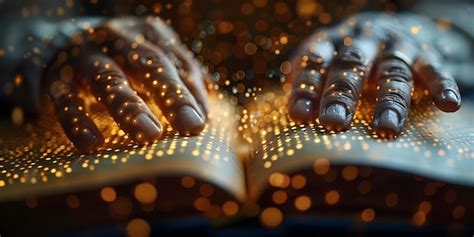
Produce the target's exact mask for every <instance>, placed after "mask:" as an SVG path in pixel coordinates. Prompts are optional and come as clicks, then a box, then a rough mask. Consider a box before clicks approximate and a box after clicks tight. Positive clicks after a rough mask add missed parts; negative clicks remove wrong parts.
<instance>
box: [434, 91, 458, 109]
mask: <svg viewBox="0 0 474 237" xmlns="http://www.w3.org/2000/svg"><path fill="white" fill-rule="evenodd" d="M441 97H442V100H441V101H439V103H438V107H439V108H440V109H441V110H443V111H446V112H454V111H456V110H458V109H459V107H460V105H461V101H460V99H459V97H458V95H457V94H456V93H454V91H452V90H444V91H443V92H442V93H441Z"/></svg>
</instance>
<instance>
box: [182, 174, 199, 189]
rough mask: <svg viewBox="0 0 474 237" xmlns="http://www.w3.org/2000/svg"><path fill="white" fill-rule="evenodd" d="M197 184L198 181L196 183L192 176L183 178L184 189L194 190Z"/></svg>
mask: <svg viewBox="0 0 474 237" xmlns="http://www.w3.org/2000/svg"><path fill="white" fill-rule="evenodd" d="M195 184H196V181H194V178H193V177H191V176H184V177H182V178H181V185H183V187H184V188H192V187H194V185H195Z"/></svg>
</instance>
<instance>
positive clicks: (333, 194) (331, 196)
mask: <svg viewBox="0 0 474 237" xmlns="http://www.w3.org/2000/svg"><path fill="white" fill-rule="evenodd" d="M324 200H325V201H326V203H327V204H329V205H334V204H336V203H338V202H339V193H338V192H337V191H335V190H331V191H329V192H327V193H326V195H325V196H324Z"/></svg>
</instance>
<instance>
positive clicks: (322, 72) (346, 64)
mask: <svg viewBox="0 0 474 237" xmlns="http://www.w3.org/2000/svg"><path fill="white" fill-rule="evenodd" d="M405 17H406V16H405ZM407 22H410V24H411V23H413V22H414V23H416V24H414V25H413V26H412V25H408V23H407ZM427 22H428V21H427V20H424V21H422V20H418V18H417V17H415V16H411V18H410V16H409V17H408V18H406V19H405V20H404V19H401V18H395V17H392V16H389V15H385V14H376V13H366V14H360V15H356V16H353V17H350V18H349V19H348V20H347V21H345V22H343V23H341V24H340V25H339V26H335V27H333V28H329V29H327V30H320V31H318V32H316V33H315V34H314V35H312V36H311V37H310V38H309V39H308V40H307V42H306V43H305V44H304V46H303V47H302V48H301V49H300V50H299V53H298V54H297V56H296V57H295V58H294V59H293V68H294V70H293V71H292V74H291V84H292V86H291V87H292V91H291V94H290V99H289V114H290V116H291V117H292V118H293V119H294V120H295V121H297V122H301V123H305V122H312V121H314V120H315V119H316V118H318V117H319V121H320V123H321V124H322V125H323V126H324V127H326V128H327V129H330V130H335V131H340V130H345V129H348V128H349V126H350V124H351V122H352V119H353V116H354V111H355V109H356V106H357V102H358V100H359V98H360V96H361V89H362V86H363V84H364V82H365V81H366V79H367V78H368V77H369V76H371V77H373V78H374V80H375V81H376V84H377V100H376V104H375V114H374V118H373V121H372V126H373V128H374V129H375V131H376V132H377V133H378V135H379V136H381V137H394V136H396V135H398V134H399V133H400V131H401V129H402V127H403V126H404V124H405V121H406V119H407V116H408V112H409V109H410V100H411V95H412V92H413V84H414V83H413V78H415V80H418V81H419V82H421V83H422V84H424V85H425V86H426V87H427V89H428V90H429V92H430V94H431V97H432V100H433V101H434V103H435V104H436V106H437V107H438V108H439V109H441V110H443V111H445V112H454V111H456V110H458V109H459V107H460V105H461V97H460V94H459V90H458V87H457V85H456V82H455V81H454V79H453V77H452V76H451V75H450V74H449V73H447V72H446V71H444V70H443V66H442V64H443V61H442V60H443V59H442V57H441V56H440V52H438V51H437V50H436V49H435V47H434V46H433V43H431V42H426V41H425V40H426V39H433V38H436V35H437V34H439V32H438V30H437V28H436V26H435V25H434V24H431V25H427V24H428V23H427ZM419 31H423V34H421V33H420V34H418V33H419ZM421 35H423V37H421ZM413 74H414V75H415V76H414V75H413Z"/></svg>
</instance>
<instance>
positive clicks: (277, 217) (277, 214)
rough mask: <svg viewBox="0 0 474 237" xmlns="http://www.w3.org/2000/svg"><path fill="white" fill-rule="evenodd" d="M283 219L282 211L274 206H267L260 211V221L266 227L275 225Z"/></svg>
mask: <svg viewBox="0 0 474 237" xmlns="http://www.w3.org/2000/svg"><path fill="white" fill-rule="evenodd" d="M282 221H283V213H282V212H281V211H280V210H279V209H277V208H274V207H269V208H266V209H265V210H263V212H262V213H260V223H262V225H264V226H266V227H270V228H273V227H277V226H279V225H280V224H281V222H282Z"/></svg>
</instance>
